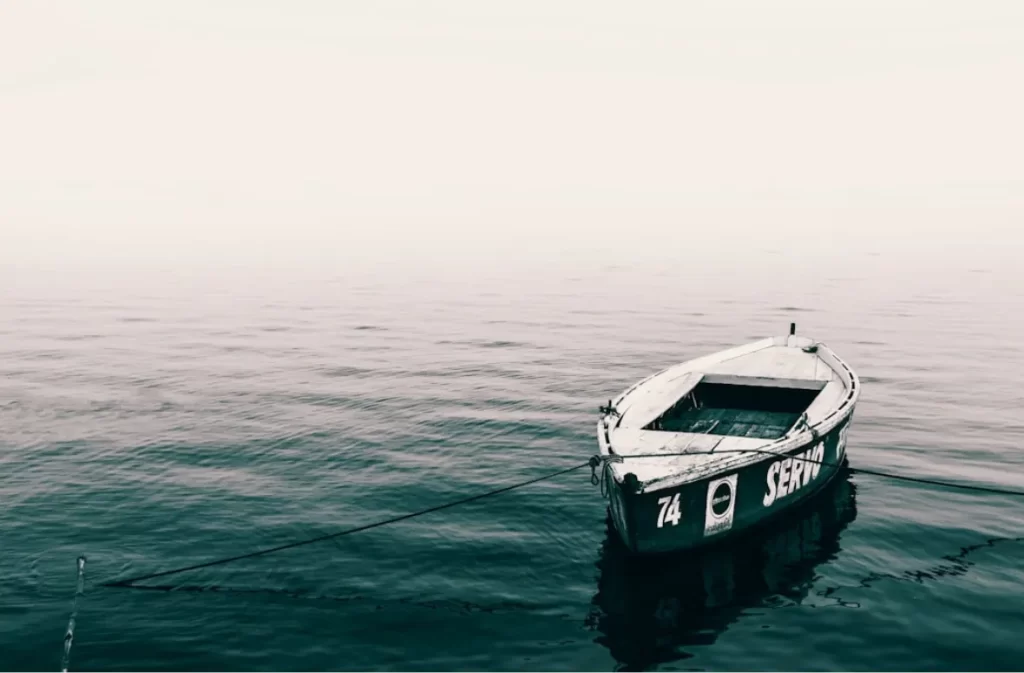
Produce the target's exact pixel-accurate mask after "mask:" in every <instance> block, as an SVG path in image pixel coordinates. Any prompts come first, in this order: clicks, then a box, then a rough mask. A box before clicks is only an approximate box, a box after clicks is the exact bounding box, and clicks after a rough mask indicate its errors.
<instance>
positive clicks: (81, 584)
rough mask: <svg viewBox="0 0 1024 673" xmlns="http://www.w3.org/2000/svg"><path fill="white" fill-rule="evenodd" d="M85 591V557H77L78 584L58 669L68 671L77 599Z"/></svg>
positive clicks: (76, 614)
mask: <svg viewBox="0 0 1024 673" xmlns="http://www.w3.org/2000/svg"><path fill="white" fill-rule="evenodd" d="M84 592H85V557H84V556H79V557H78V585H77V587H76V589H75V598H74V600H73V601H72V602H71V617H70V618H69V619H68V628H67V630H66V631H65V632H64V656H63V658H62V659H61V664H60V670H61V671H63V673H68V664H69V663H70V662H71V643H73V642H74V640H75V620H77V619H78V599H79V597H80V596H81V595H82V594H83V593H84Z"/></svg>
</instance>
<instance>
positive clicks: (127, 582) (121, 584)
mask: <svg viewBox="0 0 1024 673" xmlns="http://www.w3.org/2000/svg"><path fill="white" fill-rule="evenodd" d="M591 462H592V461H590V460H588V461H587V462H585V463H581V464H579V465H575V466H573V467H569V468H566V469H564V470H559V471H558V472H552V473H550V474H545V475H543V476H540V477H536V478H534V479H530V480H528V481H523V482H519V483H518V484H513V485H511V486H505V487H503V488H499V489H495V490H493V491H488V492H487V493H479V494H477V495H472V496H469V497H468V498H462V499H461V500H454V501H452V502H448V503H445V504H443V505H436V506H434V507H430V508H428V509H424V510H420V511H418V512H413V513H411V514H403V515H401V516H396V517H393V518H390V519H384V520H383V521H377V522H374V523H369V524H366V525H363V526H357V527H356V528H349V529H346V530H343V531H339V532H337V533H328V534H326V535H319V536H317V537H314V538H310V539H308V540H299V541H298V542H289V543H288V544H282V545H279V546H277V547H270V548H268V549H260V550H257V551H254V552H249V553H248V554H239V555H238V556H231V557H228V558H222V559H217V560H214V561H206V562H205V563H196V564H195V565H190V566H186V567H184V568H174V569H172V570H163V571H161V572H155V573H148V574H146V575H139V576H137V577H130V578H128V579H124V580H117V581H111V582H104V583H103V584H101V585H100V586H103V587H108V588H122V589H145V588H147V587H140V586H134V584H135V583H136V582H142V581H144V580H150V579H153V578H156V577H166V576H167V575H177V574H178V573H183V572H187V571H189V570H199V569H200V568H210V567H212V566H217V565H223V564H225V563H232V562H234V561H241V560H244V559H250V558H255V557H257V556H264V555H266V554H273V553H274V552H279V551H284V550H286V549H294V548H295V547H302V546H305V545H308V544H313V543H315V542H322V541H324V540H333V539H335V538H339V537H343V536H345V535H351V534H353V533H360V532H362V531H366V530H370V529H372V528H379V527H380V526H387V525H389V524H393V523H398V522H399V521H405V520H407V519H412V518H415V517H418V516H423V515H424V514H430V513H431V512H439V511H441V510H442V509H448V508H449V507H455V506H456V505H464V504H466V503H468V502H473V501H474V500H481V499H483V498H489V497H491V496H494V495H498V494H500V493H507V492H509V491H513V490H515V489H517V488H523V487H524V486H529V485H530V484H536V483H537V482H539V481H547V480H549V479H554V478H556V477H560V476H562V475H564V474H568V473H570V472H575V471H576V470H582V469H583V468H584V467H588V466H590V465H591Z"/></svg>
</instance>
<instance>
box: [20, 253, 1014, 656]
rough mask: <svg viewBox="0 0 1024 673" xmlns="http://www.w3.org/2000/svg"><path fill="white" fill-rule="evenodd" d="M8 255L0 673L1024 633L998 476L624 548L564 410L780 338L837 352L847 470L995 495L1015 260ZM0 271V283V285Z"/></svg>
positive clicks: (988, 651) (889, 492)
mask: <svg viewBox="0 0 1024 673" xmlns="http://www.w3.org/2000/svg"><path fill="white" fill-rule="evenodd" d="M772 259H773V258H768V261H766V262H764V263H763V268H760V269H756V270H750V269H746V270H743V271H742V272H740V271H737V270H734V269H732V270H731V269H724V268H717V269H705V270H702V271H700V272H699V273H698V272H692V273H685V272H682V271H678V270H672V269H655V270H646V271H645V270H641V269H639V268H633V267H629V268H626V267H623V268H604V269H593V270H589V271H587V270H565V269H557V268H553V267H551V268H546V269H542V270H539V271H536V272H531V273H530V274H526V273H519V274H513V273H509V274H500V273H498V272H494V273H492V274H482V275H475V276H467V275H460V274H459V273H457V272H454V271H452V272H449V273H447V274H441V273H436V274H423V275H419V276H417V275H415V274H406V275H405V276H390V275H387V274H383V273H382V274H381V275H380V276H379V277H371V276H368V275H365V274H364V275H361V276H360V275H355V274H346V273H344V272H343V271H337V272H313V271H308V272H304V273H302V274H299V275H292V274H287V273H284V272H283V271H267V272H263V273H255V272H251V271H250V272H243V271H241V270H224V271H221V272H217V273H214V272H209V271H206V272H187V271H178V272H163V271H157V270H149V271H146V272H135V273H133V274H130V275H118V274H117V273H116V272H114V271H109V272H107V273H104V274H98V275H94V276H92V275H88V274H79V275H74V274H70V275H68V274H65V275H44V274H42V273H37V272H20V275H16V277H15V278H14V279H13V280H14V281H15V282H8V283H6V284H5V287H6V289H5V290H3V294H2V295H0V310H2V315H3V321H2V324H0V337H2V338H0V429H2V434H0V495H2V500H0V540H2V550H3V554H2V555H0V668H3V669H5V670H12V669H13V670H19V669H23V670H59V667H60V665H61V658H62V654H63V637H64V631H65V629H66V627H67V623H68V618H69V616H70V613H71V608H72V598H73V595H74V593H75V583H76V570H75V559H76V557H77V556H78V555H80V554H84V555H86V557H87V559H88V562H87V565H86V569H85V578H86V583H85V592H84V594H83V595H82V596H81V597H80V599H79V607H78V613H77V619H76V626H75V630H74V641H73V646H72V649H71V656H70V668H71V670H78V671H85V670H101V669H102V670H126V671H129V670H317V669H327V670H341V669H361V670H369V669H374V670H376V669H382V670H383V669H386V670H494V669H500V670H509V669H543V670H612V669H628V670H639V669H664V670H680V669H720V670H721V669H728V670H760V669H766V670H823V669H846V670H869V669H870V670H882V669H884V670H937V669H942V670H998V669H1019V668H1020V665H1021V662H1022V661H1024V640H1022V639H1021V638H1020V634H1021V633H1024V612H1022V611H1021V608H1020V605H1021V603H1022V600H1024V586H1022V581H1024V570H1022V566H1024V542H1022V541H1021V537H1022V536H1024V509H1022V507H1024V501H1022V499H1017V500H1014V499H1013V498H1010V497H1004V496H996V495H989V494H978V493H970V492H964V491H952V490H943V489H939V488H935V487H930V486H923V485H915V484H907V483H899V482H891V481H886V480H882V479H879V478H876V477H871V476H866V475H857V474H854V475H852V476H848V475H847V476H844V477H843V478H842V479H841V480H840V482H839V483H837V484H836V486H835V488H833V489H832V490H831V491H829V492H828V493H825V494H823V495H822V497H821V498H820V499H819V500H818V501H817V502H816V503H814V505H813V506H812V507H811V508H810V509H809V510H806V511H803V512H800V513H797V514H794V516H793V517H792V518H791V519H790V520H787V521H786V522H783V524H781V525H780V526H779V527H777V528H775V529H772V530H769V531H767V532H766V533H764V534H763V535H762V536H761V537H759V538H757V539H751V540H748V541H745V542H743V543H741V544H738V545H736V546H734V547H730V548H727V549H724V550H719V551H717V552H715V554H713V555H710V556H690V557H686V558H682V559H676V560H673V561H671V562H669V563H667V564H665V563H662V564H660V565H657V564H655V565H653V566H652V565H649V564H644V565H636V564H631V563H629V562H628V561H627V560H626V559H624V558H623V557H622V556H621V554H619V553H617V548H616V546H615V545H614V543H613V542H612V541H610V535H609V531H608V528H607V523H606V515H605V501H603V500H602V499H601V498H600V496H599V494H598V491H597V489H596V488H594V487H593V486H591V484H590V483H589V474H588V473H587V472H586V471H581V472H577V473H573V474H571V475H568V476H564V477H561V478H559V479H558V480H555V481H551V482H545V483H541V484H536V485H533V486H530V487H528V488H525V489H522V490H518V491H514V492H511V493H507V494H504V495H501V496H498V497H495V498H492V499H485V500H482V501H478V502H474V503H471V504H468V505H466V506H464V507H459V508H454V509H450V510H446V511H443V512H437V513H434V514H430V515H428V516H425V517H423V518H419V519H413V520H410V521H406V522H402V523H399V524H395V525H393V526H388V527H384V528H379V529H375V530H372V531H368V532H365V533H361V534H358V535H354V536H350V537H346V538H343V539H338V540H335V541H329V542H324V543H321V544H317V545H312V546H307V547H302V548H299V549H294V550H290V551H286V552H282V553H280V554H274V555H270V556H266V557H261V558H256V559H251V560H247V561H242V562H239V563H235V564H229V565H224V566H219V567H215V568H208V569H204V570H199V571H194V572H189V573H184V574H181V575H176V576H173V577H169V578H163V579H161V580H160V581H159V583H164V584H180V585H187V586H190V587H207V588H209V589H210V590H209V591H204V592H196V591H176V592H170V593H167V592H157V591H134V590H123V589H107V588H102V587H99V586H97V584H98V583H99V582H101V581H105V580H109V579H115V578H120V577H127V576H129V575H137V574H142V573H146V572H151V571H152V572H155V571H158V570H163V569H168V568H173V567H178V566H186V565H190V564H192V563H200V562H202V561H205V560H209V559H214V558H218V557H222V556H231V555H235V554H241V553H245V552H248V551H253V550H256V549H259V548H262V547H267V546H273V545H277V544H283V543H286V542H290V541H293V540H298V539H302V538H306V537H314V536H316V535H319V534H323V533H327V532H332V531H336V530H340V529H343V528H347V527H351V526H355V525H360V524H364V523H369V522H372V521H375V520H378V519H382V518H386V517H391V516H395V515H398V514H402V513H406V512H410V511H414V510H417V509H422V508H426V507H430V506H433V505H436V504H439V503H442V502H445V501H448V500H451V499H456V498H459V497H464V496H467V495H472V494H474V493H477V492H482V491H486V490H490V489H493V488H496V487H500V486H504V485H508V484H511V483H514V482H517V481H522V480H526V479H529V478H531V477H534V476H537V475H539V474H543V473H545V472H550V471H555V470H557V469H559V468H561V467H565V466H569V465H573V464H577V463H580V462H583V461H585V460H586V459H587V458H588V457H589V456H590V455H592V454H593V453H594V452H595V450H596V447H595V439H594V424H595V422H596V419H597V407H598V405H599V404H601V403H603V402H605V401H606V400H607V399H608V398H609V397H612V396H614V395H615V394H617V393H618V392H620V391H621V390H622V389H623V388H625V387H627V386H628V385H630V384H631V383H633V382H634V381H635V380H637V379H639V378H641V377H643V376H646V375H647V374H649V373H652V372H654V371H656V370H658V369H660V368H662V367H665V366H667V365H669V364H671V363H674V362H678V361H681V360H684V359H688V358H690V357H695V356H698V355H700V354H703V353H706V352H709V351H713V350H718V349H720V348H724V347H727V346H730V345H733V344H736V343H739V342H743V341H746V340H750V339H753V338H759V337H761V336H766V335H770V334H777V333H783V332H784V331H785V330H786V329H787V328H788V324H789V322H790V321H796V322H797V324H798V331H799V332H800V333H802V334H808V335H813V336H815V337H818V338H820V339H822V340H824V341H825V342H827V343H828V344H829V345H830V346H831V347H832V348H834V349H835V350H836V351H837V352H838V353H839V354H840V355H841V356H842V357H843V358H844V359H846V360H847V362H849V363H850V364H851V366H853V367H854V368H855V369H856V370H857V371H858V373H859V374H860V375H861V377H862V381H863V384H864V392H863V396H862V398H861V401H860V403H859V405H858V408H857V413H856V416H855V420H854V425H853V428H852V430H851V432H850V435H849V446H848V454H849V459H850V462H851V465H852V466H853V467H865V468H872V469H877V470H889V471H897V472H904V473H908V474H914V475H917V476H925V477H933V478H939V479H947V480H954V481H958V482H964V483H977V484H983V485H989V486H1002V487H1009V488H1018V489H1024V454H1022V452H1021V441H1022V439H1024V423H1022V421H1021V417H1020V409H1021V408H1022V404H1024V395H1022V392H1021V391H1022V388H1021V387H1020V375H1021V374H1022V373H1024V341H1022V339H1021V336H1022V334H1024V329H1022V324H1024V323H1022V322H1021V321H1020V320H1019V318H1018V317H1017V312H1018V311H1019V310H1020V308H1021V307H1022V306H1024V281H1022V278H1024V276H1022V274H1021V272H1019V271H1018V270H1017V269H1014V268H1010V267H1005V268H987V267H985V266H984V265H980V266H979V265H975V266H968V265H967V264H964V265H961V266H948V267H942V268H939V267H938V266H936V265H933V266H935V268H934V270H930V271H908V270H907V269H906V267H905V265H904V264H903V262H901V261H900V260H890V259H886V258H884V257H882V258H879V257H869V258H864V259H859V260H850V261H849V263H848V264H845V265H840V266H834V265H833V266H827V267H826V266H822V267H821V268H816V267H813V266H810V265H806V264H805V265H797V264H793V263H791V262H792V261H791V260H790V261H786V260H784V259H781V258H780V259H778V260H777V261H772ZM8 280H12V279H11V278H8Z"/></svg>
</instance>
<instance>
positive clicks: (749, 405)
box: [644, 381, 823, 440]
mask: <svg viewBox="0 0 1024 673" xmlns="http://www.w3.org/2000/svg"><path fill="white" fill-rule="evenodd" d="M822 387H823V384H822ZM814 388H817V389H813V388H812V389H807V388H792V387H775V386H765V385H756V386H755V385H734V384H725V383H710V382H704V381H702V382H701V383H699V384H697V386H696V387H695V388H694V389H693V390H692V391H691V392H690V393H689V394H687V395H686V396H684V397H683V398H681V399H680V400H678V401H677V402H676V403H675V404H674V405H673V406H672V407H671V408H669V409H667V410H666V411H665V412H664V413H663V414H661V415H660V416H658V417H657V418H656V419H654V420H653V421H651V423H649V424H648V425H647V427H645V428H644V429H645V430H658V431H663V432H689V433H700V434H707V435H725V436H729V437H750V438H755V439H768V440H774V439H779V438H781V437H784V436H785V435H786V433H787V432H789V430H790V429H791V428H792V427H793V425H794V424H795V423H796V422H797V420H799V418H800V415H801V414H803V413H804V412H805V411H806V410H807V408H808V407H809V406H810V405H811V403H812V402H813V401H814V399H815V398H816V397H817V396H818V394H819V392H820V387H818V386H814Z"/></svg>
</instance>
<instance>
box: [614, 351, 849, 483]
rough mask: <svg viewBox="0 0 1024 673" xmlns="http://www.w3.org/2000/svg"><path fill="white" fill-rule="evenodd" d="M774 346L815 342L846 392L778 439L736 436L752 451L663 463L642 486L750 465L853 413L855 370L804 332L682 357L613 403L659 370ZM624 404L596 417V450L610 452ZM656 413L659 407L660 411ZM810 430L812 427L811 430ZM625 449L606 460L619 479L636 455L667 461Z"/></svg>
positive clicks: (675, 371)
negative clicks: (661, 470)
mask: <svg viewBox="0 0 1024 673" xmlns="http://www.w3.org/2000/svg"><path fill="white" fill-rule="evenodd" d="M773 346H785V347H791V348H800V349H803V348H806V347H809V346H817V349H818V350H817V353H816V357H818V358H819V359H820V360H821V361H822V362H824V363H825V364H826V365H827V366H828V368H829V369H830V370H831V372H832V374H834V375H835V376H836V377H837V378H838V382H839V383H841V384H842V386H843V388H844V389H845V392H844V393H843V394H840V395H839V396H838V398H837V399H836V401H835V403H834V404H833V405H831V406H830V407H829V408H827V409H822V410H821V411H820V412H819V413H820V414H821V415H820V417H819V418H818V419H817V420H816V421H814V422H812V423H810V425H809V427H808V428H802V429H801V430H799V431H796V432H793V431H791V432H790V433H789V434H788V435H786V436H784V437H781V438H780V439H777V440H758V439H751V438H741V439H742V440H743V441H742V443H741V445H736V448H745V449H757V452H753V451H747V452H733V453H728V452H727V451H725V450H723V453H721V454H720V455H717V456H715V455H712V456H707V458H710V460H706V461H704V462H703V463H701V464H695V465H690V466H680V465H676V466H666V469H665V470H664V474H663V475H662V476H656V477H654V478H648V479H645V480H641V490H642V491H651V490H659V489H663V488H671V487H675V486H680V485H682V484H687V483H692V482H695V481H700V480H702V479H705V478H708V477H712V476H715V475H717V474H721V473H723V472H731V471H735V470H739V469H741V468H744V467H747V466H748V465H753V464H755V463H757V462H760V461H765V460H773V459H774V456H773V455H772V454H785V453H787V452H789V451H791V450H793V449H795V448H797V447H799V446H802V445H804V444H808V443H810V442H811V441H812V440H813V439H814V433H817V434H818V435H819V436H823V435H825V434H826V433H828V432H829V431H831V430H832V429H833V428H835V427H836V426H837V425H838V424H840V423H841V422H843V420H845V419H846V418H847V417H848V416H849V415H850V414H852V413H853V410H854V407H855V405H856V403H857V400H858V399H859V397H860V379H859V378H858V377H857V374H856V373H854V371H853V370H852V369H851V368H850V367H849V365H847V364H846V362H844V361H843V360H842V359H841V358H840V357H839V356H838V355H836V353H835V352H834V351H833V350H832V349H831V348H829V347H828V346H827V345H826V344H824V343H822V342H820V341H815V340H813V339H809V338H807V337H798V336H793V335H789V336H782V337H769V338H767V339H762V340H759V341H755V342H753V343H749V344H746V345H742V346H738V347H734V348H730V349H727V350H723V351H719V352H717V353H712V354H710V355H706V356H703V357H700V358H696V359H694V360H688V361H686V362H683V363H680V364H677V365H674V366H672V367H669V368H668V369H665V370H662V371H660V372H657V373H655V374H652V375H651V376H648V377H647V378H645V379H643V380H641V381H639V382H637V383H635V384H634V385H632V386H630V387H629V388H628V389H626V391H624V392H623V393H622V394H621V395H619V397H618V398H616V400H615V401H614V402H613V404H614V406H616V407H617V408H619V405H620V404H623V403H624V402H626V403H629V404H628V407H632V406H633V404H634V403H635V402H633V401H631V400H630V399H629V396H631V395H634V394H635V393H637V392H640V393H641V394H643V393H644V391H645V388H651V389H653V390H658V388H656V387H654V386H650V385H649V384H651V383H653V382H656V379H658V378H659V377H663V376H664V377H666V378H668V376H667V375H670V374H671V375H672V376H671V378H677V377H679V376H681V375H683V374H684V373H687V372H695V373H697V372H700V370H703V369H706V368H709V367H712V366H714V365H716V364H720V363H722V362H726V361H728V360H731V359H734V358H738V357H742V356H744V355H748V354H751V353H755V352H757V351H758V350H761V349H764V348H770V347H773ZM698 368H700V369H698ZM699 378H700V377H699V376H698V377H697V380H699ZM669 380H671V379H669ZM694 385H696V382H694ZM661 390H662V391H664V392H665V393H667V394H668V397H671V395H672V394H674V393H675V392H678V390H677V389H676V388H675V387H673V386H669V387H662V388H661ZM681 394H685V391H683V393H681ZM649 395H650V391H647V395H644V396H645V397H646V396H649ZM678 399H679V397H678V396H676V397H674V398H671V399H668V398H666V399H663V400H660V401H659V403H661V402H665V406H663V407H662V410H664V409H666V408H668V406H670V405H671V404H673V403H674V402H675V401H676V400H678ZM623 406H624V408H622V415H621V416H620V417H618V418H615V417H608V416H605V417H602V418H601V419H600V420H599V421H598V424H597V435H598V447H599V451H600V453H601V454H602V455H604V456H610V455H613V454H612V453H611V451H610V448H609V442H610V436H609V432H615V430H614V428H615V425H616V424H617V423H622V422H624V421H625V420H626V419H627V414H628V411H629V408H628V407H627V405H624V404H623ZM650 406H651V407H654V406H657V404H653V403H652V404H651V405H650ZM658 413H660V411H659V412H658ZM656 416H657V414H655V415H654V416H652V417H651V418H650V419H649V420H647V421H645V423H644V424H646V422H649V421H650V420H653V418H655V417H656ZM645 417H646V414H644V415H643V416H639V417H638V419H642V418H645ZM630 425H633V423H632V422H630ZM812 430H813V431H814V432H812ZM659 434H661V435H664V436H665V440H666V441H667V442H668V443H672V442H676V441H679V438H678V437H674V435H680V434H682V433H659ZM684 436H686V437H690V438H692V437H693V436H692V435H684ZM702 437H703V439H702V440H699V441H701V442H707V441H712V444H713V443H714V442H715V441H719V440H720V439H721V438H720V437H716V436H712V435H704V436H702ZM730 439H733V438H730ZM691 448H694V449H698V450H700V449H701V448H702V447H701V446H700V445H698V443H697V442H694V443H693V445H692V447H691ZM705 450H706V449H705ZM630 452H631V451H629V450H628V448H627V450H626V451H620V452H616V453H615V454H614V455H615V456H616V457H621V458H622V459H623V460H622V461H621V462H620V461H618V460H616V461H614V462H611V464H610V465H611V473H612V475H613V477H614V478H615V480H616V481H617V482H620V483H621V482H622V479H623V478H624V477H625V475H626V473H627V472H630V471H633V472H635V471H636V470H635V465H636V463H637V462H639V461H659V462H661V461H666V460H667V459H668V458H669V457H668V456H666V457H665V458H639V457H635V458H633V459H630V456H629V453H630ZM632 453H637V451H632ZM698 455H699V454H698Z"/></svg>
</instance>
